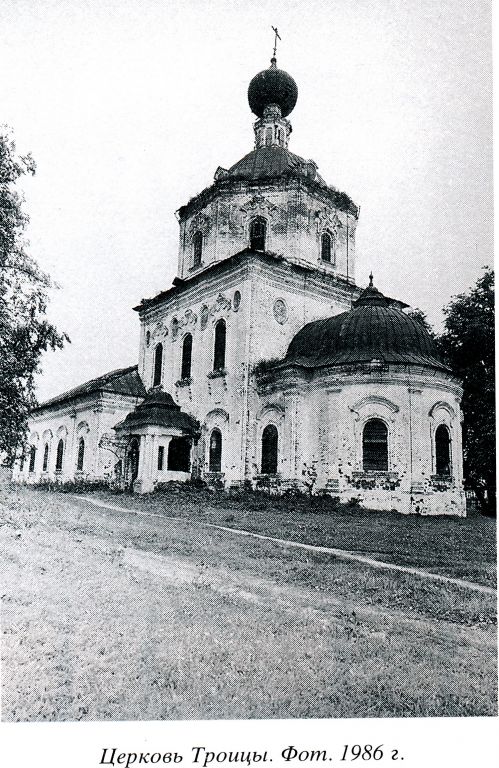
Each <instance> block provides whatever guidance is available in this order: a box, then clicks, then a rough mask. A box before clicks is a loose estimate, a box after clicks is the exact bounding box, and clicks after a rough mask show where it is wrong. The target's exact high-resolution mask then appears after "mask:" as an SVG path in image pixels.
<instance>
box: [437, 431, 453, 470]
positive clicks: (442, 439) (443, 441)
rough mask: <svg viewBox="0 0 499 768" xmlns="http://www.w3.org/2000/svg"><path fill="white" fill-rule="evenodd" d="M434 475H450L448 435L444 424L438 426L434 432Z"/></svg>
mask: <svg viewBox="0 0 499 768" xmlns="http://www.w3.org/2000/svg"><path fill="white" fill-rule="evenodd" d="M435 473H436V474H437V475H450V473H451V469H450V434H449V430H448V428H447V427H446V426H445V424H440V426H439V427H437V431H436V432H435Z"/></svg>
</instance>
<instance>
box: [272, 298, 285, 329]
mask: <svg viewBox="0 0 499 768" xmlns="http://www.w3.org/2000/svg"><path fill="white" fill-rule="evenodd" d="M274 317H275V319H276V320H277V322H278V323H279V325H284V323H285V322H286V320H287V319H288V308H287V306H286V302H285V301H284V299H276V301H275V302H274Z"/></svg>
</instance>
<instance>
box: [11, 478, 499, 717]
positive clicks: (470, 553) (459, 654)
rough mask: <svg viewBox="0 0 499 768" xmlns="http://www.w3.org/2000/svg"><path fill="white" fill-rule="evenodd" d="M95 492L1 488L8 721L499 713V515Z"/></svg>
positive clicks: (195, 494)
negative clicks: (412, 513) (497, 519)
mask: <svg viewBox="0 0 499 768" xmlns="http://www.w3.org/2000/svg"><path fill="white" fill-rule="evenodd" d="M80 495H81V494H80ZM88 498H89V499H91V500H92V499H93V500H94V502H95V501H97V502H99V503H100V504H101V505H102V504H103V505H104V506H96V504H95V503H91V501H88V500H85V499H82V498H78V497H77V495H75V494H74V493H73V494H64V493H51V492H48V491H46V490H36V489H35V490H33V489H28V488H24V487H20V486H10V485H8V484H4V485H3V486H2V487H0V524H1V525H0V551H1V552H2V558H3V560H4V565H3V566H2V570H3V575H4V588H3V590H2V591H3V595H2V598H3V599H2V636H3V640H2V663H3V675H2V718H3V719H4V720H10V721H24V720H106V719H113V720H123V719H131V720H134V719H148V720H151V719H154V720H158V719H184V718H193V719H206V718H277V717H278V718H293V717H302V718H303V717H347V716H348V717H370V716H377V717H385V716H440V715H454V716H465V715H494V714H496V712H497V705H496V634H495V626H494V625H495V607H496V606H495V603H496V597H495V594H494V590H493V589H492V590H491V589H490V588H491V587H493V586H494V585H495V528H494V522H493V521H492V520H490V519H486V518H482V517H479V516H475V517H472V518H468V519H452V518H417V517H412V518H407V517H403V516H398V515H396V514H379V513H373V512H368V511H362V510H359V509H356V508H355V507H351V508H346V507H338V506H335V505H334V503H332V502H331V501H330V500H327V499H326V500H325V499H311V500H309V499H304V498H298V499H289V500H280V499H273V498H268V497H264V496H263V495H259V494H233V495H226V494H223V493H221V494H214V493H212V494H210V493H209V492H207V491H206V490H200V491H196V490H195V489H191V490H186V489H178V488H171V489H167V490H165V491H164V492H162V493H158V494H152V495H151V496H147V497H141V498H138V497H130V496H123V495H113V494H110V493H104V492H97V493H92V494H91V495H89V496H88ZM106 505H109V506H106ZM116 507H118V508H116ZM127 509H130V512H128V511H126V510H127ZM136 512H139V513H140V514H136ZM217 525H219V526H224V527H225V528H233V529H244V530H246V531H248V530H252V531H253V532H256V533H259V534H263V535H267V536H271V537H278V538H280V539H288V540H291V541H294V542H297V541H301V542H306V543H310V544H319V545H322V546H326V547H334V548H339V549H344V550H348V551H350V552H355V553H357V554H361V555H362V556H369V557H371V558H374V559H376V560H379V561H384V562H386V563H388V564H389V563H398V564H402V565H406V566H409V567H415V568H418V569H423V570H426V571H428V572H432V573H439V574H443V575H445V576H447V577H450V578H455V579H464V580H466V581H469V582H472V584H471V585H469V586H466V585H459V584H455V583H452V582H444V581H436V580H433V579H430V578H426V577H425V576H424V575H421V574H420V575H416V574H414V573H411V572H409V571H407V572H405V571H392V570H390V569H387V568H375V567H371V566H370V565H368V564H366V563H363V562H357V561H352V560H344V559H342V558H341V557H337V556H333V555H331V554H330V553H326V552H318V551H312V550H306V549H297V548H294V547H292V546H290V545H288V544H285V543H277V542H275V541H271V540H265V539H257V538H251V537H248V536H243V535H241V534H240V533H238V532H237V531H235V530H221V529H220V528H217V527H210V526H217ZM473 584H475V585H483V586H485V588H486V590H487V589H489V592H487V591H480V589H479V588H477V587H476V586H475V587H474V586H473Z"/></svg>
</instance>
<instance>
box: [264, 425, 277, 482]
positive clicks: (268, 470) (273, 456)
mask: <svg viewBox="0 0 499 768" xmlns="http://www.w3.org/2000/svg"><path fill="white" fill-rule="evenodd" d="M277 448H278V433H277V427H276V426H275V425H274V424H267V426H266V427H265V429H264V430H263V432H262V474H263V475H275V474H276V473H277Z"/></svg>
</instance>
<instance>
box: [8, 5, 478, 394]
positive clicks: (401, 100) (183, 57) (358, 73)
mask: <svg viewBox="0 0 499 768" xmlns="http://www.w3.org/2000/svg"><path fill="white" fill-rule="evenodd" d="M271 25H274V26H277V27H278V29H279V32H280V35H281V38H282V41H281V42H280V43H279V47H278V52H277V56H278V66H279V67H280V68H282V69H285V70H287V71H288V72H290V74H292V75H293V77H294V78H295V80H296V82H297V84H298V89H299V95H298V103H297V106H296V107H295V110H294V111H293V113H292V114H291V116H290V119H291V122H292V125H293V134H292V136H291V140H290V147H289V148H290V150H291V151H292V152H295V153H296V154H298V155H301V156H302V157H305V158H312V159H314V160H315V161H316V162H317V163H318V166H319V173H320V174H321V176H322V177H323V178H325V179H326V181H327V182H328V183H329V184H331V185H333V186H334V187H336V188H337V189H340V190H342V191H345V192H347V193H348V194H349V195H350V196H351V197H352V199H353V200H354V201H355V202H356V203H357V204H358V205H360V208H361V211H360V219H359V225H358V230H357V260H356V279H357V283H358V284H359V285H365V284H366V283H367V282H368V275H369V272H370V271H371V269H372V271H373V273H374V277H375V284H376V286H377V287H378V288H379V289H380V290H382V291H383V292H384V293H387V294H388V295H390V296H393V297H397V298H400V299H402V300H404V301H406V302H407V303H409V304H411V305H412V306H416V307H419V308H421V309H422V310H423V311H424V312H426V314H427V316H428V318H429V319H430V321H431V322H432V323H433V324H434V325H436V327H437V328H439V327H440V324H441V322H442V317H443V315H442V308H443V307H444V306H445V305H446V304H448V303H449V301H450V299H451V297H452V296H453V295H456V294H458V293H460V292H462V291H466V290H467V289H469V287H470V286H471V285H473V284H474V283H475V282H476V280H477V278H478V277H479V275H480V274H481V269H482V267H483V266H484V265H487V264H491V263H492V108H491V98H492V97H491V68H492V63H491V42H490V7H489V2H486V0H475V2H473V3H463V2H462V0H438V2H435V0H410V2H407V1H404V0H371V2H368V1H367V0H328V1H327V2H317V0H307V2H306V3H305V2H294V1H293V0H273V2H267V0H260V1H259V2H252V3H243V2H229V1H228V0H210V2H209V3H208V2H201V1H200V0H189V1H188V0H183V1H179V0H112V1H109V0H60V1H59V2H56V0H43V2H42V1H40V0H30V1H29V2H25V1H23V0H2V2H1V3H0V28H1V29H2V32H3V35H2V37H3V41H2V48H1V50H0V71H1V72H2V78H1V82H0V123H4V124H7V125H8V126H10V127H11V128H12V131H13V134H14V137H15V140H16V144H17V149H18V152H19V153H20V154H26V153H27V152H31V153H32V155H33V157H34V158H35V161H36V164H37V173H36V175H35V176H34V177H33V178H24V179H22V180H21V188H22V190H23V192H24V196H25V210H26V211H27V213H28V214H29V216H30V224H29V228H28V232H27V237H28V239H29V242H30V247H29V251H30V253H31V255H32V256H33V257H34V258H35V259H36V260H37V262H38V263H39V265H40V266H41V268H42V269H43V270H44V271H46V272H48V273H49V274H50V275H51V277H52V279H53V280H54V281H55V282H56V283H57V284H58V286H59V288H58V289H57V290H54V291H52V292H51V301H50V307H49V317H50V319H51V320H52V321H53V322H54V323H55V324H56V326H57V327H58V329H59V330H61V331H65V332H66V333H67V334H68V335H69V337H70V338H71V344H68V345H66V347H65V348H64V349H63V350H62V351H57V352H48V353H47V354H46V355H44V357H43V360H42V373H41V374H40V375H39V376H38V378H37V395H38V398H39V400H40V401H43V400H44V399H46V398H48V397H51V396H53V395H55V394H58V393H59V392H62V391H65V390H67V389H69V388H71V387H73V386H76V385H77V384H79V383H81V382H83V381H86V380H88V379H91V378H93V377H94V376H97V375H100V374H102V373H105V372H107V371H110V370H113V369H115V368H119V367H124V366H127V365H133V364H135V363H136V362H137V359H138V341H139V323H138V316H137V313H135V312H133V311H132V307H134V306H136V305H137V304H138V303H139V301H140V299H141V298H143V297H150V296H154V295H155V294H156V293H158V292H159V291H160V290H164V289H165V288H168V287H169V286H170V285H171V281H172V279H173V277H174V276H175V273H176V265H177V250H178V224H177V221H176V218H175V211H176V210H177V209H178V208H179V207H180V206H181V205H183V204H184V203H186V202H187V200H189V199H190V198H191V197H193V196H194V195H196V194H197V193H199V192H200V191H201V190H202V189H203V188H205V187H207V186H209V185H210V184H211V182H212V181H213V174H214V172H215V170H216V168H217V167H218V166H222V167H226V168H227V167H230V166H231V165H233V164H234V163H235V162H236V161H237V160H238V159H240V158H241V157H242V156H244V155H245V154H246V153H247V152H249V151H250V150H251V149H252V148H253V129H252V124H253V119H254V117H253V116H252V115H251V112H250V110H249V107H248V103H247V97H246V92H247V86H248V83H249V81H250V80H251V78H252V77H253V75H255V74H256V73H257V72H259V71H260V70H261V69H264V68H266V67H267V66H268V65H269V58H270V56H271V53H272V45H273V33H272V30H271Z"/></svg>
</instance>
